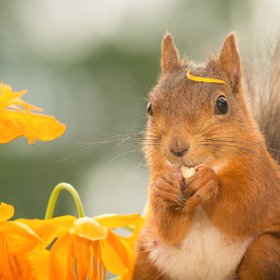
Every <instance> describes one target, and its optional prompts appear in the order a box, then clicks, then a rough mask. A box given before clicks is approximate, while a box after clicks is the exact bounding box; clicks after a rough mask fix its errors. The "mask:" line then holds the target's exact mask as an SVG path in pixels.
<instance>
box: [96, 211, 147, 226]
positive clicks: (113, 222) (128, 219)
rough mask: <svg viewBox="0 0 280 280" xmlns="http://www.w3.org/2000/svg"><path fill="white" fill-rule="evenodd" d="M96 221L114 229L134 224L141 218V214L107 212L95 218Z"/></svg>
mask: <svg viewBox="0 0 280 280" xmlns="http://www.w3.org/2000/svg"><path fill="white" fill-rule="evenodd" d="M93 219H94V220H95V221H97V222H98V223H100V224H101V225H102V226H104V227H106V228H109V229H113V228H120V227H125V226H129V225H134V224H135V222H136V221H138V220H139V219H141V217H140V214H132V215H116V214H105V215H100V216H97V217H94V218H93Z"/></svg>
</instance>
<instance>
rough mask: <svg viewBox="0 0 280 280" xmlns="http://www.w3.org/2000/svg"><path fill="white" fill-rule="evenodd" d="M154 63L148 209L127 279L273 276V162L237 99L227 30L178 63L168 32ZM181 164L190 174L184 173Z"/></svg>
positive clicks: (277, 173)
mask: <svg viewBox="0 0 280 280" xmlns="http://www.w3.org/2000/svg"><path fill="white" fill-rule="evenodd" d="M278 67H280V65H278ZM161 68H162V75H161V77H160V79H159V82H158V84H157V86H156V87H155V88H154V89H153V90H152V92H151V93H150V94H149V103H148V106H147V111H148V113H149V115H150V117H149V120H148V124H147V130H146V139H145V147H144V148H145V153H146V158H147V161H148V165H149V168H150V184H149V188H148V203H149V213H148V215H147V219H146V223H145V225H144V227H143V229H142V231H141V233H140V235H139V238H138V241H137V244H136V248H135V253H136V264H135V268H134V274H133V279H134V280H149V279H153V280H234V279H240V280H277V279H280V167H279V165H278V164H277V162H276V160H274V159H273V158H272V156H271V155H270V154H269V152H268V151H267V148H266V142H265V138H264V136H263V135H262V134H261V132H260V129H259V127H258V125H257V124H256V122H255V121H254V119H253V117H252V112H251V110H250V108H249V106H248V102H247V100H246V99H245V97H244V94H243V89H242V81H241V74H242V66H241V60H240V56H239V51H238V47H237V43H236V36H235V34H234V33H230V34H229V35H228V36H227V37H226V39H225V41H224V43H223V45H222V48H221V50H220V54H219V56H218V58H212V59H210V60H209V61H207V62H206V63H203V64H196V63H194V62H189V61H182V60H180V59H179V56H178V51H177V49H176V47H175V45H174V43H173V39H172V37H171V35H170V34H169V33H167V34H166V36H165V37H164V39H163V43H162V58H161ZM189 74H191V75H193V76H194V77H201V78H202V80H203V79H205V78H206V79H207V78H210V79H219V80H221V81H224V83H215V82H205V81H196V80H193V79H190V78H189V77H190V76H189ZM263 94H266V93H265V92H263ZM278 129H280V128H278ZM181 166H186V167H189V168H195V170H196V172H195V174H194V175H193V176H192V177H190V178H189V179H184V178H183V175H182V172H181V169H180V168H181Z"/></svg>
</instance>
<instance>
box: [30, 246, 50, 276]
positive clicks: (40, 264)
mask: <svg viewBox="0 0 280 280" xmlns="http://www.w3.org/2000/svg"><path fill="white" fill-rule="evenodd" d="M26 258H27V259H28V261H29V263H30V264H31V266H32V269H33V271H34V274H35V275H36V277H37V279H38V280H49V279H50V278H49V263H50V252H49V251H48V250H46V249H41V250H36V249H35V250H33V251H31V252H30V253H29V254H28V255H26ZM31 279H32V278H31Z"/></svg>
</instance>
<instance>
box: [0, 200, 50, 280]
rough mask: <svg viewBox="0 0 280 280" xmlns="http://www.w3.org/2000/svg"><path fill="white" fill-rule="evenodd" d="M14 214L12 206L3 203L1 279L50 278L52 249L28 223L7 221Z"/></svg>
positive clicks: (0, 228)
mask: <svg viewBox="0 0 280 280" xmlns="http://www.w3.org/2000/svg"><path fill="white" fill-rule="evenodd" d="M13 215H14V208H13V206H11V205H7V204H5V203H1V205H0V279H1V280H14V279H18V280H35V279H38V280H39V279H40V280H47V279H48V278H47V277H46V276H45V275H47V270H48V261H49V252H48V251H47V250H45V249H44V248H43V242H42V240H41V239H40V238H39V237H38V235H37V234H36V233H35V232H34V231H33V230H31V229H30V228H29V227H28V226H27V225H25V224H23V223H20V222H17V221H7V220H8V219H10V218H11V217H12V216H13Z"/></svg>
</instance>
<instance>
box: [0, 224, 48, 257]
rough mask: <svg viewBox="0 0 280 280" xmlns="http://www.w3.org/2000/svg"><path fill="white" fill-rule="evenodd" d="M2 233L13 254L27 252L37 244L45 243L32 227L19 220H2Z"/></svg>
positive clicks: (0, 229)
mask: <svg viewBox="0 0 280 280" xmlns="http://www.w3.org/2000/svg"><path fill="white" fill-rule="evenodd" d="M0 234H1V235H2V237H3V238H4V239H5V240H6V242H7V246H8V248H9V252H10V253H12V254H26V253H27V252H29V251H31V250H32V249H34V248H35V247H36V246H38V245H39V246H42V245H43V242H42V240H41V239H40V238H39V237H38V235H37V234H36V233H35V232H34V231H33V230H32V229H30V228H29V227H28V226H26V225H25V224H22V223H19V222H15V221H6V222H0Z"/></svg>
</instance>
